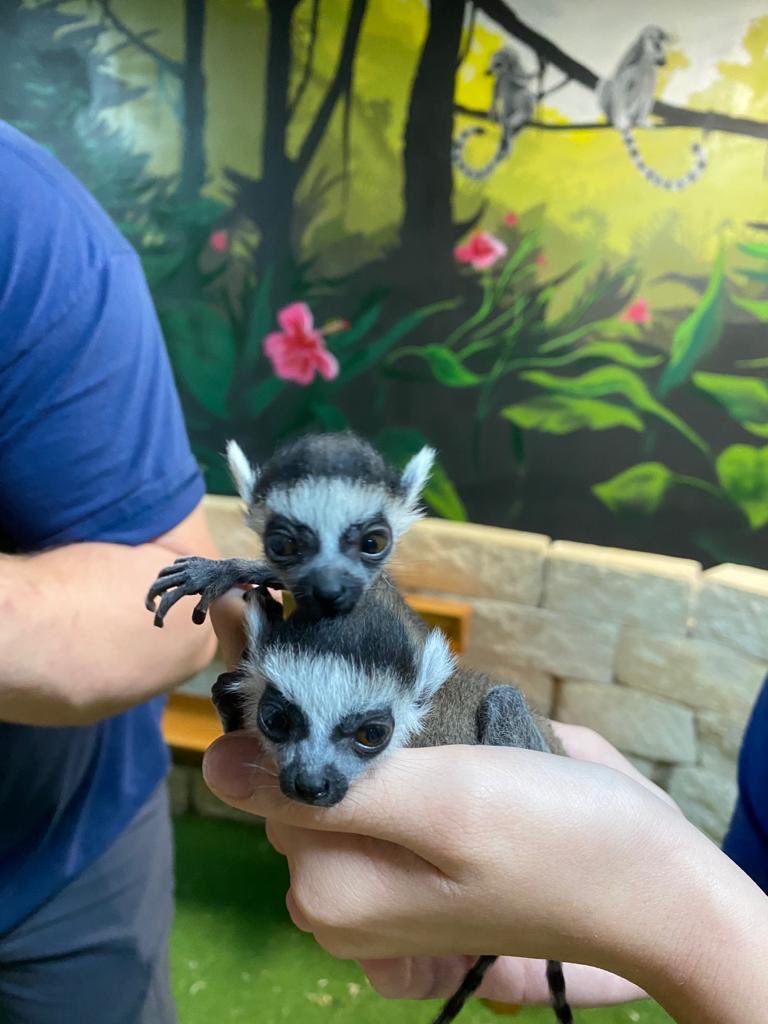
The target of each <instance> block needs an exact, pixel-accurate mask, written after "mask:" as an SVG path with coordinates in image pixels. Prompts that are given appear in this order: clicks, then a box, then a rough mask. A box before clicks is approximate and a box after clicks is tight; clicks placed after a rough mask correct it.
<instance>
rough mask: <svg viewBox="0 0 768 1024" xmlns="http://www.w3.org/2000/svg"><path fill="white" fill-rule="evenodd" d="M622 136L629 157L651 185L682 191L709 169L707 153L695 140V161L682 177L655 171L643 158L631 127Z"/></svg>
mask: <svg viewBox="0 0 768 1024" xmlns="http://www.w3.org/2000/svg"><path fill="white" fill-rule="evenodd" d="M621 137H622V139H623V140H624V145H625V146H626V149H627V153H628V154H629V159H630V160H631V161H632V163H633V164H634V165H635V167H636V168H637V169H638V171H640V173H641V174H642V175H643V177H644V178H645V180H646V181H648V182H650V184H651V185H655V186H656V187H657V188H665V189H667V190H668V191H669V192H681V191H682V190H683V189H684V188H688V186H689V185H693V183H694V182H695V181H698V180H699V178H700V177H701V176H702V174H703V173H704V171H705V170H706V169H707V156H706V153H705V152H704V149H703V147H702V146H700V145H699V143H698V142H694V143H693V145H692V146H691V154H692V155H693V162H692V164H691V167H690V170H689V171H688V173H687V174H684V175H683V176H682V177H680V178H665V177H664V175H663V174H659V173H658V171H654V170H653V168H652V167H649V166H648V164H647V163H646V162H645V160H643V158H642V156H641V154H640V150H639V149H638V148H637V143H636V142H635V138H634V136H633V134H632V130H631V129H630V128H624V129H623V131H622V132H621Z"/></svg>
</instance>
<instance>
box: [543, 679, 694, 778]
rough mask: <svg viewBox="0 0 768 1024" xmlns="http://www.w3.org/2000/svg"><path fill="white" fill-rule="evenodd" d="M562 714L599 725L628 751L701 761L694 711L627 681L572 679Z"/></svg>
mask: <svg viewBox="0 0 768 1024" xmlns="http://www.w3.org/2000/svg"><path fill="white" fill-rule="evenodd" d="M556 717H557V718H558V719H560V720H561V721H563V722H572V723H574V724H575V725H587V726H589V727H590V728H591V729H595V730H596V731H597V732H599V733H601V734H602V735H603V736H605V738H606V739H607V740H610V742H611V743H613V744H614V745H615V746H617V747H618V748H619V749H620V750H622V751H624V752H625V753H628V754H635V755H638V756H640V757H646V758H648V759H650V760H653V761H666V762H669V763H671V764H691V763H693V762H694V761H695V760H696V732H695V728H694V716H693V712H692V711H689V710H688V709H687V708H681V707H679V706H678V705H676V704H672V703H670V702H669V701H665V700H661V699H660V698H658V697H651V696H648V695H647V694H644V693H637V692H636V691H635V690H630V689H628V688H627V687H624V686H599V685H596V684H595V683H566V684H565V685H563V686H561V687H560V693H559V697H558V703H557V709H556Z"/></svg>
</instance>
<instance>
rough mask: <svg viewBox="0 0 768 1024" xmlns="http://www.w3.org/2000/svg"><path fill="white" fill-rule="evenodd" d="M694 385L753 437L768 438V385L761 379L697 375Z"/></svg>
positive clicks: (713, 374)
mask: <svg viewBox="0 0 768 1024" xmlns="http://www.w3.org/2000/svg"><path fill="white" fill-rule="evenodd" d="M693 383H694V384H695V385H696V387H697V388H699V389H700V390H701V391H706V393H707V394H708V395H711V397H712V398H714V399H715V401H716V402H719V403H720V405H722V406H723V408H724V409H727V410H728V412H729V413H730V414H731V416H733V418H734V419H735V420H737V421H738V422H739V423H741V425H742V426H743V427H744V429H745V430H748V431H749V432H750V433H752V434H756V435H757V436H758V437H768V382H766V381H764V380H761V379H760V378H759V377H735V376H732V375H730V374H725V373H694V375H693Z"/></svg>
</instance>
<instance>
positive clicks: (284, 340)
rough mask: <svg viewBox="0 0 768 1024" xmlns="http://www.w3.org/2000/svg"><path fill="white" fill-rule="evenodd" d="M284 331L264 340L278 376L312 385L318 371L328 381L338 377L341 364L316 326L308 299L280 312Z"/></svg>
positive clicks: (275, 332)
mask: <svg viewBox="0 0 768 1024" xmlns="http://www.w3.org/2000/svg"><path fill="white" fill-rule="evenodd" d="M277 322H278V323H279V324H280V326H281V327H282V330H281V331H274V332H273V333H272V334H268V335H267V336H266V338H265V339H264V354H265V355H266V356H267V358H268V359H269V360H270V362H271V363H272V369H273V370H274V371H275V376H277V377H280V379H281V380H290V381H293V382H294V383H295V384H301V385H303V386H305V385H307V384H311V383H312V381H313V380H314V378H315V373H316V372H317V373H319V374H320V376H321V377H323V378H324V379H325V380H333V378H334V377H336V376H338V373H339V364H338V362H337V361H336V357H335V356H334V355H332V354H331V353H330V352H329V351H328V349H327V348H326V346H325V339H324V338H323V336H322V334H321V333H320V331H318V330H316V329H315V325H314V319H313V317H312V311H311V310H310V308H309V306H308V305H307V304H306V302H292V303H291V305H290V306H285V307H284V308H283V309H281V310H280V312H279V313H278V314H277Z"/></svg>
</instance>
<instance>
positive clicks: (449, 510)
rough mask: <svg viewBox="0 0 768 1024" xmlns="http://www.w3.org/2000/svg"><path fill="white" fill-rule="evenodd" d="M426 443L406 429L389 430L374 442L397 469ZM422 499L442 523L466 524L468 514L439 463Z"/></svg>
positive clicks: (423, 438)
mask: <svg viewBox="0 0 768 1024" xmlns="http://www.w3.org/2000/svg"><path fill="white" fill-rule="evenodd" d="M428 443H429V442H428V441H427V440H426V438H425V437H424V436H423V434H421V433H420V432H419V431H418V430H412V429H410V428H408V427H388V428H387V429H386V430H383V431H382V432H381V433H380V434H379V435H378V436H377V438H376V445H377V447H378V449H379V451H381V453H382V454H383V455H384V456H385V457H386V458H388V459H389V460H390V461H391V462H392V463H393V465H395V466H397V467H399V468H401V467H403V466H404V465H405V464H406V462H407V461H408V459H410V458H412V457H413V456H414V455H415V454H416V453H417V452H418V451H420V450H421V449H422V448H423V447H424V445H425V444H428ZM422 497H423V498H424V501H425V502H426V503H427V504H428V505H429V506H430V508H431V509H432V511H433V512H435V513H437V515H439V516H442V517H443V518H444V519H453V520H456V521H459V522H466V519H467V510H466V509H465V507H464V503H463V502H462V500H461V498H460V497H459V493H458V491H457V490H456V488H455V487H454V485H453V483H452V482H451V480H450V477H449V476H448V474H447V473H446V472H445V470H444V469H443V467H442V466H441V465H440V463H439V462H438V461H436V462H435V463H434V465H433V466H432V472H431V473H430V476H429V480H428V482H427V486H426V487H425V488H424V493H423V495H422Z"/></svg>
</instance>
